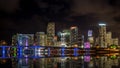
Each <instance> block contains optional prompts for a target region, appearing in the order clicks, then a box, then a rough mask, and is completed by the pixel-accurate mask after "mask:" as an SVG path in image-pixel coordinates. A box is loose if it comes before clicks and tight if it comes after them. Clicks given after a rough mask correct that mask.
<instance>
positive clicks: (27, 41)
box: [25, 39, 28, 49]
mask: <svg viewBox="0 0 120 68" xmlns="http://www.w3.org/2000/svg"><path fill="white" fill-rule="evenodd" d="M25 46H28V39H26V45H25ZM25 49H28V47H25Z"/></svg>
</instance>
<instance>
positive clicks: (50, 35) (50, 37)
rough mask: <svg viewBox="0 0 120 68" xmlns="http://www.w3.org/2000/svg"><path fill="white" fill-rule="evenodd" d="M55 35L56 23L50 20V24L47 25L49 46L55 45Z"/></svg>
mask: <svg viewBox="0 0 120 68" xmlns="http://www.w3.org/2000/svg"><path fill="white" fill-rule="evenodd" d="M54 36H55V23H54V22H50V23H48V26H47V45H48V46H53V45H54V41H53V38H54Z"/></svg>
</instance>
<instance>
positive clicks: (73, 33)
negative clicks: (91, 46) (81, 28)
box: [70, 26, 78, 46]
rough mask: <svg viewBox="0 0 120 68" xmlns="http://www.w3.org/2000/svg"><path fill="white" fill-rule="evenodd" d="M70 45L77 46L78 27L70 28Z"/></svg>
mask: <svg viewBox="0 0 120 68" xmlns="http://www.w3.org/2000/svg"><path fill="white" fill-rule="evenodd" d="M70 43H71V46H74V45H78V27H77V26H73V27H71V28H70Z"/></svg>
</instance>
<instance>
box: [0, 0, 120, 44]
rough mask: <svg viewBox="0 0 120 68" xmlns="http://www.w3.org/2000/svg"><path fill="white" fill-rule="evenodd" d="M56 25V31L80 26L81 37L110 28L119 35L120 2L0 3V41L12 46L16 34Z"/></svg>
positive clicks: (26, 0)
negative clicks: (98, 29) (100, 24)
mask: <svg viewBox="0 0 120 68" xmlns="http://www.w3.org/2000/svg"><path fill="white" fill-rule="evenodd" d="M51 21H54V22H55V23H56V27H57V28H56V31H58V30H61V29H63V28H69V27H70V26H71V25H77V26H78V27H79V29H80V31H81V33H82V32H83V33H84V32H85V31H86V30H88V29H96V27H97V26H98V23H99V22H104V23H106V24H107V28H108V31H112V32H113V34H114V35H113V36H118V35H119V34H120V30H119V29H120V0H0V40H6V41H8V42H10V41H9V40H11V36H12V35H13V34H16V33H35V32H39V31H45V32H46V27H47V23H48V22H51Z"/></svg>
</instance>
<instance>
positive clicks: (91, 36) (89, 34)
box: [88, 30, 94, 47]
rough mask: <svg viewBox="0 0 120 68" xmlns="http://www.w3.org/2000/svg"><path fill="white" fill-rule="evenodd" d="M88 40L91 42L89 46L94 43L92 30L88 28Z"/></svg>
mask: <svg viewBox="0 0 120 68" xmlns="http://www.w3.org/2000/svg"><path fill="white" fill-rule="evenodd" d="M88 41H89V42H90V44H91V47H93V45H94V38H93V31H92V30H88Z"/></svg>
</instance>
